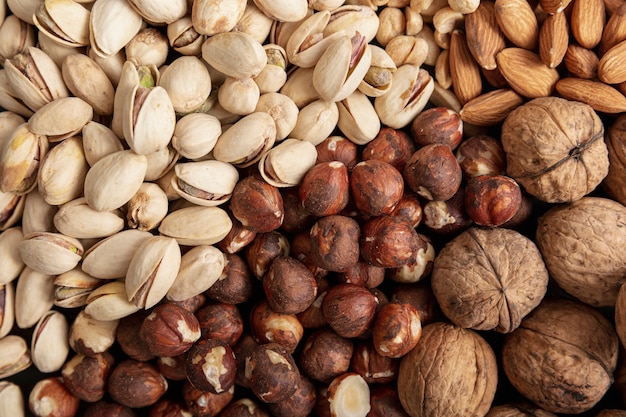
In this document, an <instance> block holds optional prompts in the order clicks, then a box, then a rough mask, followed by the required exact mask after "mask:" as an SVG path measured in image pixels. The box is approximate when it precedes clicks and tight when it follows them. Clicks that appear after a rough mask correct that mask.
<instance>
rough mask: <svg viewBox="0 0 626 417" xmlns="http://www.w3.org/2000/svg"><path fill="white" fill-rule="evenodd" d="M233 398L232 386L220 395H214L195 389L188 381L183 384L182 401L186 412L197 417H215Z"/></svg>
mask: <svg viewBox="0 0 626 417" xmlns="http://www.w3.org/2000/svg"><path fill="white" fill-rule="evenodd" d="M234 396H235V387H234V386H232V387H230V389H229V390H227V391H224V392H222V393H220V394H214V393H212V392H210V391H201V390H199V389H197V388H195V387H194V386H193V385H191V384H190V383H189V381H187V382H185V383H184V384H183V399H184V400H185V405H186V406H187V410H188V411H189V412H190V413H191V414H192V415H194V416H198V417H210V416H217V415H218V414H219V413H220V412H221V411H222V410H223V409H224V408H226V406H227V405H228V404H229V403H230V402H231V401H232V400H233V397H234Z"/></svg>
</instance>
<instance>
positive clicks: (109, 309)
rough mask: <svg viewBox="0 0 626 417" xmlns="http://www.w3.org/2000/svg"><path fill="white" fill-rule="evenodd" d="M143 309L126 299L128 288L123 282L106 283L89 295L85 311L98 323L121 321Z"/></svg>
mask: <svg viewBox="0 0 626 417" xmlns="http://www.w3.org/2000/svg"><path fill="white" fill-rule="evenodd" d="M140 309H141V308H140V307H137V306H136V305H135V304H134V303H131V302H130V301H128V299H127V298H126V286H125V285H124V283H123V282H122V281H112V282H109V283H106V284H104V285H102V286H100V287H98V288H96V289H95V290H94V291H92V292H91V294H89V297H87V305H86V306H85V309H84V310H83V311H84V312H85V314H86V315H88V316H89V317H91V318H92V319H95V320H97V321H111V320H119V319H121V318H123V317H126V316H130V315H131V314H133V313H136V312H137V311H139V310H140Z"/></svg>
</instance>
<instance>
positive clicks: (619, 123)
mask: <svg viewBox="0 0 626 417" xmlns="http://www.w3.org/2000/svg"><path fill="white" fill-rule="evenodd" d="M606 146H607V148H608V150H609V162H610V164H609V174H608V175H607V176H606V178H605V179H604V182H603V183H602V186H603V188H604V189H605V190H606V191H607V192H608V193H609V194H610V195H611V196H612V197H613V198H615V199H616V200H617V201H619V202H620V203H622V204H624V205H626V115H622V116H620V117H618V118H617V119H616V120H615V122H613V124H612V125H611V127H610V129H609V134H608V136H607V139H606Z"/></svg>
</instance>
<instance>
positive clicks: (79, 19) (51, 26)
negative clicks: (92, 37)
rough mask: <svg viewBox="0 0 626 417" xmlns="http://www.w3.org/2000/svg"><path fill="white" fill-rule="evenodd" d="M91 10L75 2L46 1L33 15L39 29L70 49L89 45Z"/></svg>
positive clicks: (64, 0) (70, 0) (62, 0)
mask: <svg viewBox="0 0 626 417" xmlns="http://www.w3.org/2000/svg"><path fill="white" fill-rule="evenodd" d="M89 17H90V13H89V10H88V9H86V8H85V7H84V6H83V5H82V4H80V3H78V2H76V1H73V0H46V1H44V2H42V3H41V4H40V5H39V7H38V8H37V11H36V12H35V13H34V14H33V22H34V24H35V26H36V27H37V29H39V31H40V32H41V33H43V34H44V35H45V36H48V37H50V38H51V39H52V40H54V41H55V42H58V43H60V44H62V45H65V46H69V47H79V46H86V45H89Z"/></svg>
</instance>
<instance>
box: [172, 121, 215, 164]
mask: <svg viewBox="0 0 626 417" xmlns="http://www.w3.org/2000/svg"><path fill="white" fill-rule="evenodd" d="M221 134H222V125H221V123H220V121H219V120H218V119H217V118H216V117H214V116H211V115H208V114H204V113H192V114H188V115H186V116H183V117H181V118H180V119H179V120H178V122H176V128H175V129H174V136H173V137H172V146H173V147H174V149H176V150H177V151H178V153H179V154H180V155H181V156H183V157H185V158H188V159H197V158H202V157H203V156H205V155H207V154H208V153H209V152H211V151H212V150H213V147H214V146H215V144H216V143H217V139H218V138H219V136H220V135H221Z"/></svg>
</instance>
